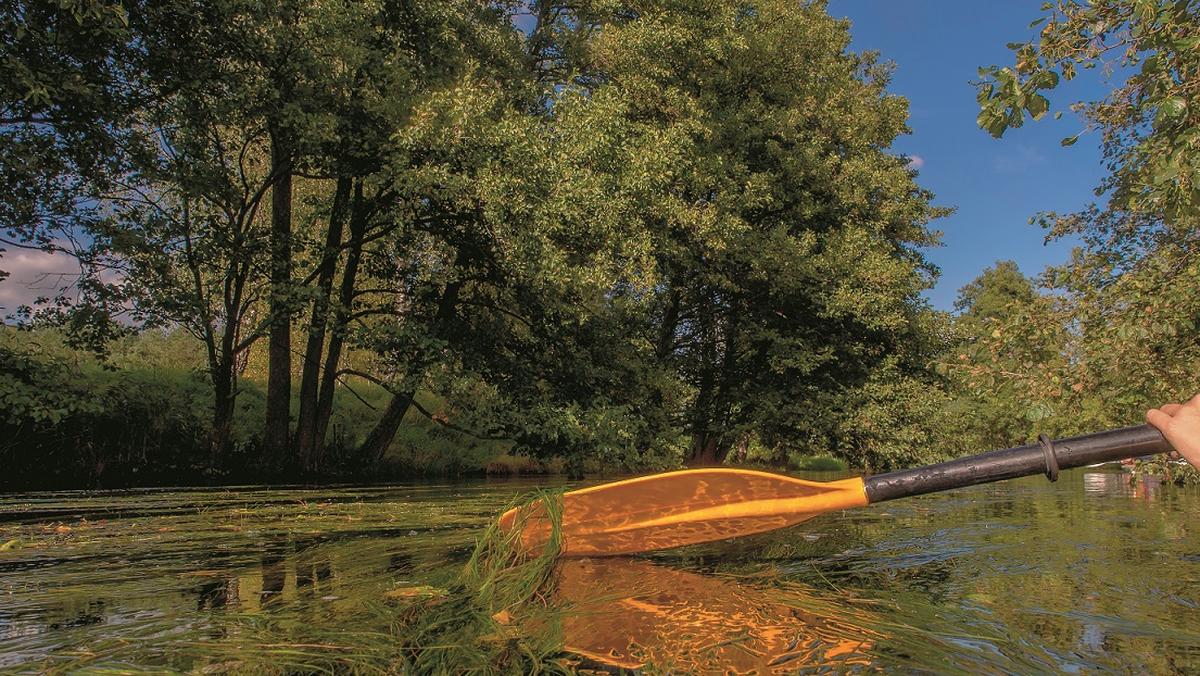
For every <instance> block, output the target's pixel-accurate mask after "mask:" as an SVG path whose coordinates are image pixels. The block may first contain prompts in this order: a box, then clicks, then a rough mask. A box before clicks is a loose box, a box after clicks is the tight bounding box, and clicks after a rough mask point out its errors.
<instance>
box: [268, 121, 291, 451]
mask: <svg viewBox="0 0 1200 676" xmlns="http://www.w3.org/2000/svg"><path fill="white" fill-rule="evenodd" d="M271 171H272V173H273V174H275V175H276V179H275V183H274V185H272V186H271V308H270V311H271V336H270V341H269V342H268V348H267V350H268V352H267V419H266V427H265V429H264V432H263V444H264V446H265V450H266V453H267V457H268V458H270V459H271V460H274V461H282V460H284V458H285V456H286V452H287V447H288V441H289V436H290V434H289V426H290V421H289V417H290V413H291V399H292V339H291V330H292V321H291V320H292V316H291V315H292V313H291V301H290V298H289V296H290V294H291V281H292V248H291V247H292V242H291V239H292V175H291V168H290V166H289V160H288V157H287V155H286V153H285V151H284V149H283V148H282V147H281V144H280V143H279V141H278V139H274V138H273V139H272V142H271Z"/></svg>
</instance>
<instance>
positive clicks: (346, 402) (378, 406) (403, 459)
mask: <svg viewBox="0 0 1200 676" xmlns="http://www.w3.org/2000/svg"><path fill="white" fill-rule="evenodd" d="M265 394H266V393H265V385H264V383H262V382H260V381H258V380H256V379H254V378H250V377H246V378H243V379H242V380H241V381H240V383H239V391H238V397H237V412H236V416H235V421H234V428H233V443H232V445H231V448H230V449H229V451H228V452H227V453H225V454H224V455H222V456H220V457H213V455H212V454H211V452H210V450H209V443H208V430H209V429H210V418H211V410H212V395H211V386H210V384H209V382H208V380H207V377H206V375H205V373H204V372H203V370H202V368H201V364H200V360H199V359H198V357H197V355H195V354H194V347H192V346H191V345H190V344H188V343H186V342H184V340H183V339H181V338H180V337H178V336H170V335H163V334H159V335H157V336H155V335H148V336H147V335H142V336H139V337H137V338H134V339H129V340H125V341H121V342H120V343H118V344H117V345H116V346H114V349H113V351H112V352H111V353H110V354H109V355H106V356H105V357H104V358H103V359H100V358H97V357H95V356H94V355H90V354H88V353H83V352H79V351H76V350H72V349H70V348H69V347H67V346H66V345H64V344H63V343H62V341H61V339H60V338H59V337H58V336H57V335H55V334H54V333H52V332H44V331H43V332H24V331H16V330H13V329H9V328H5V329H4V330H2V331H0V463H2V464H3V466H4V467H5V468H6V471H5V472H4V473H2V475H0V489H4V488H7V489H16V488H20V489H24V490H29V489H39V488H95V487H99V488H116V487H125V486H155V485H204V484H230V483H260V482H267V483H269V482H278V481H298V480H299V481H303V480H308V479H312V478H319V480H321V481H379V480H389V479H401V478H409V477H422V476H457V475H484V474H492V475H519V474H536V473H548V472H557V471H560V470H561V469H562V468H561V467H559V466H558V465H557V464H555V463H543V462H539V461H536V460H533V459H530V458H525V457H521V456H518V455H514V454H512V453H511V450H512V448H511V444H510V443H508V442H503V441H492V440H481V439H477V438H475V437H472V436H470V435H467V434H463V433H460V432H458V431H455V430H453V429H450V428H448V427H445V426H444V425H442V424H439V423H438V422H436V421H433V420H430V419H429V418H427V417H426V416H425V415H423V414H421V413H420V412H418V411H416V410H415V409H414V410H410V411H409V413H408V415H407V416H406V417H405V420H404V424H403V426H402V427H401V429H400V431H399V433H398V434H397V435H396V438H395V440H394V441H393V443H392V446H391V448H390V449H389V451H388V453H387V455H386V456H385V457H384V458H383V460H382V462H378V463H376V462H375V461H374V459H367V458H363V457H360V456H359V454H358V452H357V447H358V444H359V443H360V442H361V441H362V439H363V438H365V436H366V435H367V434H368V432H369V431H370V429H371V427H372V426H373V425H374V423H375V420H376V419H377V418H378V416H379V411H381V410H382V409H383V407H384V406H385V405H386V403H387V399H388V396H389V395H388V393H387V392H386V391H384V390H383V389H382V388H380V387H378V386H376V385H372V384H370V383H356V384H355V386H354V392H353V393H351V392H349V391H346V390H341V391H339V392H338V394H337V396H336V397H335V400H334V412H333V417H332V420H331V424H330V431H329V443H328V445H327V447H326V449H325V452H324V458H323V460H324V465H325V469H324V470H323V471H322V473H321V476H320V477H305V476H301V475H298V474H297V473H296V472H295V471H294V467H293V466H292V464H291V463H290V462H289V459H287V458H282V459H274V460H271V459H267V458H265V457H264V454H263V453H262V452H261V442H260V438H261V437H260V435H261V421H262V420H263V410H264V407H265ZM418 402H419V403H420V404H421V406H422V408H424V409H425V410H427V411H433V412H436V411H439V410H441V409H442V407H443V406H444V403H443V402H441V401H440V400H438V399H437V398H435V397H433V396H431V395H429V394H427V393H421V394H419V395H418ZM296 408H297V406H296V405H294V406H293V412H294V411H295V410H296Z"/></svg>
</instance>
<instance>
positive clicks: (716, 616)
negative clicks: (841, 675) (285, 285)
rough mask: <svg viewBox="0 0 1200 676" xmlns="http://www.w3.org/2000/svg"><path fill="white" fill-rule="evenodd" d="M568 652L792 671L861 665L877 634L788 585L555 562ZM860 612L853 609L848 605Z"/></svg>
mask: <svg viewBox="0 0 1200 676" xmlns="http://www.w3.org/2000/svg"><path fill="white" fill-rule="evenodd" d="M556 598H557V600H558V601H559V602H561V603H562V604H564V605H565V606H566V607H567V609H568V611H567V614H566V616H565V617H564V618H563V620H562V622H563V636H564V640H565V644H566V645H565V647H566V649H567V650H568V651H570V652H572V653H574V654H576V655H580V656H582V657H584V658H587V659H588V660H590V661H593V662H596V663H599V664H600V665H606V666H610V667H619V668H625V669H636V668H639V667H642V666H645V665H647V664H649V665H654V666H655V667H658V668H664V669H667V670H669V671H671V672H676V671H678V672H681V673H711V672H720V673H725V672H728V671H736V672H746V671H752V670H753V671H758V672H759V673H764V672H766V673H770V672H773V671H779V672H792V671H795V670H797V669H800V668H803V667H805V666H810V665H816V664H820V665H822V666H824V667H831V668H836V667H838V666H853V665H859V666H862V665H867V664H869V663H870V660H869V657H868V654H867V653H868V651H869V650H870V649H871V647H872V646H873V643H874V641H875V640H877V639H878V638H879V636H878V634H876V633H875V632H872V631H870V630H868V629H865V628H863V627H862V626H859V625H856V624H855V623H854V622H853V619H852V618H849V617H848V616H847V614H846V610H845V609H842V608H834V607H833V606H832V605H831V604H830V603H829V602H827V601H822V600H821V599H819V598H817V597H816V596H814V595H813V594H812V593H811V592H809V591H808V590H806V589H804V588H802V587H799V586H797V585H794V584H793V585H787V586H783V587H778V588H771V589H763V588H760V587H756V586H752V585H746V584H738V583H737V582H734V581H732V580H729V579H723V578H719V577H712V576H707V575H699V574H696V573H690V572H686V571H681V570H675V569H673V568H668V567H665V566H660V565H656V564H653V563H650V562H648V561H644V560H638V559H622V558H605V559H565V560H563V561H561V562H560V564H559V577H558V591H557V594H556ZM854 612H856V613H857V614H858V617H859V618H860V619H866V618H865V616H864V615H863V614H862V613H861V612H860V611H854Z"/></svg>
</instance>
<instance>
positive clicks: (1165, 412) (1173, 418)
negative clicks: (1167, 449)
mask: <svg viewBox="0 0 1200 676" xmlns="http://www.w3.org/2000/svg"><path fill="white" fill-rule="evenodd" d="M1146 422H1148V423H1150V424H1151V425H1154V426H1155V427H1157V428H1158V430H1159V431H1160V432H1162V433H1163V436H1164V437H1166V438H1167V441H1169V442H1171V445H1172V446H1174V447H1175V450H1176V451H1178V453H1179V454H1180V455H1182V456H1183V457H1184V459H1185V460H1187V461H1188V462H1190V463H1192V466H1193V467H1195V468H1197V469H1200V394H1197V395H1196V396H1194V397H1192V398H1191V400H1190V401H1188V402H1187V403H1186V404H1164V405H1163V406H1162V407H1161V408H1152V409H1150V410H1149V411H1146Z"/></svg>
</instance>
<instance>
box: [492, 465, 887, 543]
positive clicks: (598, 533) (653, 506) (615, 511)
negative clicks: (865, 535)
mask: <svg viewBox="0 0 1200 676" xmlns="http://www.w3.org/2000/svg"><path fill="white" fill-rule="evenodd" d="M865 504H867V494H866V491H865V489H864V488H863V482H862V479H860V478H852V479H843V480H841V481H831V482H827V483H823V482H816V481H804V480H802V479H793V478H791V477H787V476H782V475H779V474H770V473H768V472H756V471H754V470H746V469H724V468H719V469H691V470H682V471H679V472H667V473H665V474H653V475H651V476H644V477H638V478H636V479H626V480H625V481H617V482H614V483H609V484H601V485H599V486H592V487H590V488H584V489H580V490H577V491H571V492H569V493H566V494H564V495H563V498H562V553H563V554H564V555H567V556H608V555H614V554H633V553H636V552H648V551H652V550H655V549H668V548H671V547H681V546H683V545H691V544H697V543H700V542H712V541H714V540H724V539H727V538H734V537H739V536H742V535H750V534H751V533H761V532H763V531H768V530H774V529H776V528H783V527H785V526H791V525H792V524H796V523H799V522H801V521H804V520H805V519H808V518H811V517H813V516H816V515H818V514H821V513H824V512H829V511H833V510H838V509H845V508H847V507H861V506H863V505H865ZM522 510H526V511H525V512H524V514H523V516H524V517H525V518H524V519H523V523H524V530H523V531H522V533H521V540H522V543H523V545H524V546H525V547H526V548H528V549H529V550H530V551H533V550H535V549H536V548H537V547H539V546H540V545H542V544H543V543H545V542H546V540H548V539H549V536H550V521H549V519H548V518H547V517H546V512H545V507H544V506H543V505H542V504H541V501H537V502H534V503H533V504H531V505H526V506H524V507H518V508H516V509H512V510H509V511H508V512H505V513H504V515H503V516H501V517H500V525H501V526H502V527H505V528H512V527H513V524H515V523H518V520H517V517H518V515H519V513H521V511H522Z"/></svg>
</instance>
